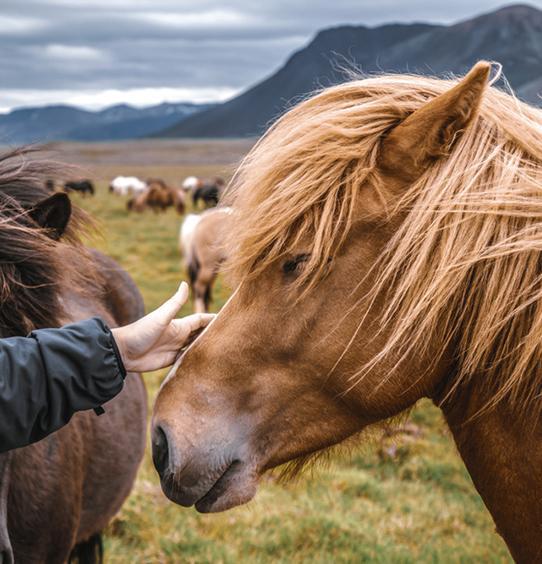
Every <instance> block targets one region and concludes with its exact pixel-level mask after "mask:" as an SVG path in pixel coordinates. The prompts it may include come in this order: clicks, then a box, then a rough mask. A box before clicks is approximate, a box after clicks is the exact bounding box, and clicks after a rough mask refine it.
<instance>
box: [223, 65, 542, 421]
mask: <svg viewBox="0 0 542 564" xmlns="http://www.w3.org/2000/svg"><path fill="white" fill-rule="evenodd" d="M456 83H457V82H456V81H455V80H440V79H432V78H426V77H421V76H406V75H405V76H403V75H397V76H381V77H375V78H369V79H365V80H358V81H352V82H349V83H346V84H342V85H339V86H336V87H333V88H330V89H328V90H325V91H323V92H322V93H320V94H318V95H316V96H315V97H313V98H311V99H309V100H307V101H305V102H303V103H301V104H299V105H298V106H297V107H295V108H294V109H292V110H291V111H290V112H288V113H287V114H285V115H284V116H283V117H282V118H281V119H280V120H278V121H277V122H276V124H275V125H274V126H273V127H272V128H271V129H270V130H269V132H268V133H267V134H266V135H265V136H264V137H263V138H262V139H261V140H260V141H259V143H258V144H257V145H256V146H255V147H254V148H253V150H252V151H251V152H250V153H249V155H248V156H247V157H246V159H245V160H244V162H243V163H242V165H241V167H240V169H239V171H238V172H237V174H236V176H235V177H234V179H233V181H232V185H231V187H230V190H229V198H230V200H231V201H232V202H233V207H234V209H235V224H234V229H232V231H231V240H230V247H231V248H230V252H229V256H230V270H231V271H232V273H233V275H234V278H235V280H236V281H240V280H242V279H243V278H245V277H247V276H253V275H255V274H257V273H260V272H262V271H263V270H264V269H265V268H266V267H268V266H269V265H270V264H271V263H273V262H274V261H276V260H277V259H279V258H281V257H284V256H286V255H288V254H289V253H293V252H294V249H295V248H296V247H298V245H299V243H303V245H304V246H306V251H307V253H310V258H309V261H308V263H307V264H306V265H305V268H304V270H303V273H302V275H301V276H300V277H299V279H298V281H297V283H298V284H299V285H304V286H305V287H306V288H309V289H311V290H315V287H316V285H317V283H318V280H319V278H320V277H321V276H322V275H323V274H324V273H325V270H326V268H327V264H328V261H329V260H330V259H331V258H332V256H333V254H334V253H336V252H337V250H338V248H339V247H340V245H341V244H342V243H343V242H344V240H345V238H346V236H347V234H348V231H349V229H350V227H351V226H352V223H353V222H354V221H355V220H356V211H359V210H360V209H362V207H363V202H361V201H360V200H359V198H358V195H359V192H360V187H361V186H362V185H363V184H366V185H367V186H369V187H370V189H373V190H375V191H376V192H377V193H378V195H379V197H380V199H381V201H382V203H383V204H384V203H386V204H387V206H386V212H387V214H388V217H393V215H394V214H401V216H400V217H401V218H402V217H404V221H402V223H401V226H400V227H399V229H398V230H397V231H396V233H395V235H394V236H393V238H392V239H391V241H390V242H389V243H388V245H387V247H386V249H385V251H384V253H383V256H382V257H381V260H380V261H379V263H378V265H377V267H376V272H377V283H376V286H375V287H374V290H373V292H372V294H371V295H370V296H366V297H365V299H366V300H367V303H371V301H372V300H373V299H374V298H375V296H376V295H378V294H380V293H385V294H386V304H387V309H386V310H385V313H384V315H383V317H382V319H381V327H380V329H381V330H384V329H386V331H387V334H388V335H389V337H388V340H387V345H386V346H385V348H384V350H382V351H381V352H380V353H379V354H378V355H377V357H375V358H374V359H373V360H372V361H371V363H370V364H369V365H367V366H365V367H362V368H361V369H360V371H359V373H357V374H356V375H354V379H353V385H355V382H357V381H359V378H362V377H363V376H364V374H366V373H367V371H368V370H370V369H371V368H373V367H374V366H375V365H376V364H377V363H379V362H380V361H381V360H383V359H384V358H389V355H392V354H393V358H394V359H396V358H402V357H403V356H404V355H408V354H411V353H414V352H417V351H424V350H425V347H426V346H427V343H428V341H429V340H430V339H429V338H428V336H430V335H435V334H438V335H439V337H441V338H442V342H443V345H447V344H450V343H453V344H454V345H455V347H456V350H457V351H458V354H457V370H458V372H457V375H456V379H455V381H454V385H453V388H454V389H455V388H457V387H459V386H461V385H463V384H464V383H467V382H468V381H469V380H470V379H472V378H477V379H479V380H481V381H483V382H484V383H485V385H486V391H487V401H486V406H487V407H490V406H492V405H494V404H495V403H497V402H498V401H500V400H502V399H504V398H507V399H508V400H510V401H511V402H512V403H513V404H514V405H515V406H516V407H518V408H521V409H525V410H526V411H530V412H531V413H536V414H538V413H539V410H540V406H541V405H542V401H540V399H539V396H540V394H541V393H542V362H541V361H542V259H541V257H542V255H541V252H542V172H541V171H542V143H541V138H542V137H541V136H542V111H541V110H539V109H535V108H532V107H530V106H528V105H526V104H523V103H521V102H519V101H518V100H517V99H515V98H514V97H513V96H511V95H509V94H506V93H504V92H501V91H499V90H497V89H495V88H488V89H487V90H486V93H485V95H484V99H483V100H482V103H481V106H480V109H479V112H478V115H477V117H476V118H475V119H474V121H473V122H472V123H471V125H470V126H469V128H468V130H467V131H465V132H464V134H463V135H462V136H461V137H460V139H458V141H457V142H456V143H455V144H454V146H453V148H452V150H451V153H450V154H449V156H448V157H446V158H442V159H440V160H437V161H435V162H434V163H433V164H432V165H431V166H430V167H429V168H428V169H427V171H426V172H425V173H424V174H423V175H422V176H421V177H420V178H419V179H418V180H417V181H416V182H415V183H413V184H412V185H411V186H410V187H409V188H408V190H407V191H406V193H404V194H402V196H401V197H399V196H397V195H396V196H390V195H389V194H386V193H385V186H383V185H382V184H381V183H380V182H379V176H378V171H377V162H378V156H379V149H380V146H381V142H382V139H383V138H384V137H385V135H386V133H387V132H388V131H389V130H390V129H392V128H393V127H394V126H395V125H397V124H398V123H400V122H401V121H402V120H404V119H405V118H406V117H407V116H408V115H410V114H411V113H413V112H414V111H415V110H417V109H419V108H420V107H422V106H423V105H424V104H425V103H427V102H428V101H429V100H431V99H433V98H435V97H436V96H438V95H440V94H442V93H444V92H445V91H447V90H448V89H450V88H451V87H452V86H454V85H455V84H456ZM315 291H317V290H315ZM361 330H363V327H361ZM444 348H445V346H443V350H444ZM436 360H437V359H436ZM452 391H453V390H452ZM535 404H536V407H535ZM533 407H535V409H533ZM518 413H520V414H521V413H522V412H521V411H520V410H519V409H518ZM523 415H524V416H525V415H526V414H523Z"/></svg>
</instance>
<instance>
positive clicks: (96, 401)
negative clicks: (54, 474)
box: [0, 318, 126, 452]
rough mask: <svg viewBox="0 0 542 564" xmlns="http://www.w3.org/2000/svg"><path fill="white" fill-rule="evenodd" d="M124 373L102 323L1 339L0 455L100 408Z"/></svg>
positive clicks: (114, 392)
mask: <svg viewBox="0 0 542 564" xmlns="http://www.w3.org/2000/svg"><path fill="white" fill-rule="evenodd" d="M125 375H126V371H125V369H124V366H123V364H122V359H121V358H120V355H119V352H118V349H117V346H116V343H115V340H114V338H113V335H112V334H111V331H110V329H109V328H108V327H107V325H105V323H104V322H103V321H102V320H101V319H99V318H93V319H88V320H86V321H81V322H79V323H73V324H72V325H66V326H65V327H62V328H60V329H39V330H37V331H33V332H32V333H30V335H29V336H28V337H11V338H8V339H0V452H3V451H6V450H10V449H12V448H17V447H21V446H25V445H28V444H30V443H33V442H35V441H39V440H40V439H42V438H43V437H45V436H46V435H48V434H49V433H52V432H53V431H56V430H58V429H59V428H60V427H62V426H63V425H65V424H66V423H68V421H69V420H70V419H71V417H72V415H73V414H74V413H75V412H76V411H82V410H85V409H93V408H94V409H95V408H99V407H100V406H101V405H102V403H104V402H106V401H108V400H110V399H112V398H113V397H114V396H116V395H117V394H118V393H119V392H120V391H121V389H122V386H123V382H124V377H125Z"/></svg>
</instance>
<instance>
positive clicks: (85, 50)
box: [45, 43, 106, 61]
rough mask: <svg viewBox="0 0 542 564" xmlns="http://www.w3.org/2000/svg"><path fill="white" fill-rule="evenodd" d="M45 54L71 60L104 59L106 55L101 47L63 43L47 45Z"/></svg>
mask: <svg viewBox="0 0 542 564" xmlns="http://www.w3.org/2000/svg"><path fill="white" fill-rule="evenodd" d="M45 55H46V56H48V57H52V58H54V59H64V60H70V61H103V60H104V59H105V58H106V55H105V53H104V52H103V51H101V50H100V49H96V48H94V47H87V46H85V45H61V44H58V43H53V44H50V45H47V46H46V47H45Z"/></svg>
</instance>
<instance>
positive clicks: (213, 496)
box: [162, 460, 258, 513]
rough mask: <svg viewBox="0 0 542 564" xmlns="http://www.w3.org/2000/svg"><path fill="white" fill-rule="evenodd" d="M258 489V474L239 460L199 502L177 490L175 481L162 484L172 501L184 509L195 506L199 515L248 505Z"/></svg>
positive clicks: (166, 481)
mask: <svg viewBox="0 0 542 564" xmlns="http://www.w3.org/2000/svg"><path fill="white" fill-rule="evenodd" d="M257 488H258V476H257V474H256V472H254V470H253V469H252V468H250V467H249V466H248V465H247V464H244V463H243V462H241V461H239V460H236V461H234V462H232V463H231V464H230V465H229V466H228V467H227V468H226V470H225V471H224V472H223V473H222V475H221V476H220V477H219V478H218V480H216V481H215V482H214V483H213V485H212V486H211V487H210V489H208V490H207V492H206V493H204V494H203V495H202V496H201V497H199V498H198V499H197V500H194V499H193V498H192V496H191V495H190V494H188V495H187V493H188V492H185V493H184V494H183V493H182V491H179V490H178V489H177V488H175V487H174V485H173V480H165V481H163V482H162V490H163V491H164V493H165V494H166V496H167V497H168V498H169V499H170V500H171V501H173V502H174V503H177V504H179V505H182V506H184V507H190V506H192V505H194V506H195V508H196V510H197V511H198V512H199V513H217V512H220V511H226V510H227V509H231V508H233V507H237V506H238V505H243V504H244V503H248V502H249V501H250V500H251V499H252V498H253V497H254V496H255V494H256V490H257ZM190 498H192V499H190Z"/></svg>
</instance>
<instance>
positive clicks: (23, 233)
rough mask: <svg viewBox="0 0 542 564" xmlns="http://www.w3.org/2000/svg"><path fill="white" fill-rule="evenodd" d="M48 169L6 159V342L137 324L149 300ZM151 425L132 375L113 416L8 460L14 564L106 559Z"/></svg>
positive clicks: (1, 250) (6, 496)
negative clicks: (50, 185)
mask: <svg viewBox="0 0 542 564" xmlns="http://www.w3.org/2000/svg"><path fill="white" fill-rule="evenodd" d="M25 158H26V157H24V155H23V159H25ZM42 172H43V165H42V164H38V163H34V162H32V161H30V162H28V163H26V164H24V165H23V166H21V162H20V159H19V158H18V157H17V156H16V155H11V156H6V157H3V158H2V159H1V161H0V204H1V207H0V210H1V211H0V216H1V217H0V255H1V256H0V287H1V290H0V303H1V307H0V334H1V336H2V337H7V336H12V335H25V334H27V333H28V332H29V331H30V330H32V329H33V328H40V327H58V326H60V325H63V324H65V323H67V322H70V321H75V320H79V319H83V318H87V317H91V316H95V315H98V316H100V317H102V318H103V319H104V320H105V321H106V322H107V323H109V324H110V325H112V326H115V325H117V324H126V323H130V322H132V321H134V320H136V319H137V318H139V317H140V316H141V315H143V302H142V299H141V295H140V294H139V292H138V290H137V288H136V287H135V285H134V283H133V282H132V280H131V279H130V277H129V276H128V275H127V274H126V273H125V272H124V271H123V270H122V269H121V268H120V267H119V266H118V265H117V264H116V263H115V262H114V261H113V260H111V259H109V258H108V257H105V256H104V255H102V254H100V253H98V252H96V251H88V250H87V249H85V248H84V247H83V246H82V245H81V244H80V243H78V242H77V240H78V235H77V233H78V231H80V230H81V229H82V228H84V227H85V226H84V219H83V218H82V214H81V212H79V211H78V210H74V213H73V214H71V213H70V212H71V205H70V201H69V199H68V197H67V196H66V195H65V194H62V193H58V194H55V195H53V196H50V193H49V192H47V191H46V189H45V188H44V187H43V183H42V181H41V180H39V178H40V175H41V174H42ZM48 196H49V197H48ZM145 420H146V393H145V388H144V385H143V382H142V380H141V378H140V376H139V375H135V374H131V375H128V377H127V378H126V383H125V386H124V389H123V391H122V392H121V393H120V394H119V396H117V397H116V398H115V399H114V400H112V401H111V402H109V403H108V404H106V405H105V414H104V415H102V416H100V417H98V416H97V415H96V414H95V413H94V412H92V411H90V412H83V413H79V414H76V415H75V416H74V417H73V419H72V420H71V422H70V423H69V424H68V425H67V426H66V427H64V428H62V429H61V430H59V431H58V432H56V433H54V434H52V435H50V436H49V437H48V438H46V439H44V440H42V441H40V442H38V443H36V444H33V445H31V446H28V447H25V448H21V449H17V450H15V451H12V452H9V453H6V454H2V455H0V552H1V553H2V555H3V557H4V562H13V560H15V562H24V563H26V562H35V563H38V562H39V563H41V562H47V563H59V564H60V563H63V562H66V561H67V560H68V558H70V554H71V555H72V557H73V558H76V559H77V558H79V559H80V561H81V562H96V561H100V560H101V540H100V533H101V531H102V530H103V529H104V527H105V526H106V525H107V524H108V523H109V521H110V520H111V518H112V517H113V516H114V515H115V513H116V512H117V511H118V510H119V509H120V507H121V505H122V503H123V502H124V500H125V499H126V497H127V496H128V494H129V492H130V490H131V488H132V484H133V481H134V479H135V476H136V472H137V469H138V466H139V463H140V461H141V458H142V456H143V452H144V447H145Z"/></svg>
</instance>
